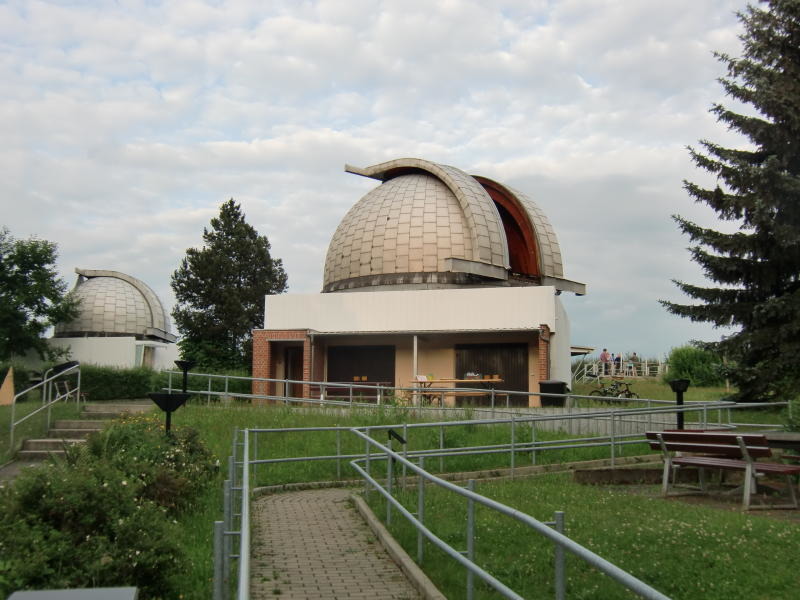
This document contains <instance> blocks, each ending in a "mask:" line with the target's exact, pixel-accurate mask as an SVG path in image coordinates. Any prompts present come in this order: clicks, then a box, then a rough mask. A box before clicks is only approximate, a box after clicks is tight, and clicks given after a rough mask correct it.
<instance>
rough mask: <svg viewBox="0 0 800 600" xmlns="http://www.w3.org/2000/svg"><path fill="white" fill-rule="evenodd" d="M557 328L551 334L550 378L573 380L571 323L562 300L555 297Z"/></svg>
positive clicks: (568, 381)
mask: <svg viewBox="0 0 800 600" xmlns="http://www.w3.org/2000/svg"><path fill="white" fill-rule="evenodd" d="M555 309H556V329H555V330H554V333H553V335H551V336H550V378H551V379H557V380H559V381H566V382H567V384H569V383H570V382H571V381H572V356H571V355H570V348H571V344H570V325H569V318H568V317H567V311H566V310H564V305H563V304H561V300H560V299H559V298H558V297H556V298H555Z"/></svg>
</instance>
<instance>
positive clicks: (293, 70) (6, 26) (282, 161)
mask: <svg viewBox="0 0 800 600" xmlns="http://www.w3.org/2000/svg"><path fill="white" fill-rule="evenodd" d="M745 5H746V3H745V2H744V0H703V1H701V2H698V1H697V0H670V1H669V2H663V1H661V0H494V1H481V0H442V1H436V0H420V1H418V0H402V1H400V0H398V1H389V0H374V1H372V0H364V1H360V0H319V1H304V0H285V1H272V0H252V1H251V0H238V1H231V2H225V1H198V0H195V1H188V0H187V1H184V0H174V1H169V2H166V1H165V2H160V1H157V0H118V1H104V0H95V1H91V0H83V1H80V0H75V1H69V0H55V1H50V2H41V1H37V0H8V1H4V0H0V81H1V82H2V93H1V94H0V140H1V142H0V175H1V176H0V215H1V216H0V226H5V227H7V228H8V229H9V230H10V232H11V234H12V235H13V236H14V237H16V238H28V237H30V236H35V237H38V238H40V239H46V240H50V241H53V242H56V243H57V244H58V248H59V259H58V270H59V273H60V274H61V277H63V278H64V280H65V281H67V282H68V284H69V286H70V287H72V286H73V284H74V282H75V280H76V275H75V274H74V269H75V268H83V269H110V270H116V271H122V272H124V273H127V274H130V275H133V276H134V277H137V278H139V279H141V280H143V281H144V282H145V283H147V284H148V285H149V286H150V287H152V288H153V289H154V290H155V291H156V293H157V294H158V295H159V296H160V298H161V299H162V302H164V304H165V306H166V307H167V309H168V310H171V308H172V305H173V304H174V296H173V294H172V291H171V289H170V286H169V280H170V276H171V274H172V273H173V272H174V271H175V269H176V268H177V267H178V265H179V263H180V260H181V259H182V258H183V256H184V254H185V252H186V249H187V248H190V247H199V246H201V245H202V233H203V228H204V227H207V226H209V221H210V219H211V218H212V217H214V216H215V215H217V214H218V212H219V207H220V205H221V204H222V203H223V202H225V201H226V200H227V199H229V198H234V199H235V200H236V201H237V202H239V203H240V204H241V206H242V209H243V211H244V212H245V214H246V218H247V221H248V222H249V223H250V224H251V225H253V226H254V227H255V228H256V229H257V230H258V232H259V233H261V234H263V235H266V236H267V238H268V239H269V241H270V243H271V245H272V254H273V256H274V257H277V258H280V259H282V260H283V263H284V267H285V269H286V272H287V273H288V276H289V291H290V292H299V293H314V292H318V291H320V289H321V287H322V269H323V264H324V260H325V254H326V252H327V247H328V243H329V242H330V239H331V237H332V235H333V233H334V231H335V229H336V227H337V225H338V224H339V221H340V220H341V219H342V218H343V217H344V215H345V213H346V212H347V210H348V209H349V208H350V207H351V206H352V205H353V204H354V203H355V202H356V201H358V199H360V198H361V196H363V195H364V194H365V193H367V192H368V191H369V190H370V189H372V188H373V187H375V185H376V182H375V181H374V180H370V179H365V178H362V177H358V176H355V175H352V174H348V173H345V172H344V165H345V163H349V164H353V165H356V166H368V165H372V164H376V163H380V162H383V161H386V160H391V159H393V158H399V157H419V158H424V159H427V160H431V161H434V162H438V163H444V164H449V165H452V166H455V167H458V168H460V169H462V170H464V171H466V172H468V173H471V174H479V175H484V176H487V177H490V178H493V179H496V180H498V181H500V182H503V183H505V184H508V185H510V186H512V187H515V188H518V189H520V190H521V191H523V192H525V193H526V194H527V195H528V196H529V197H531V198H532V199H534V200H535V201H536V202H537V203H538V204H539V206H540V207H541V208H542V209H543V210H544V211H545V213H546V214H547V216H548V217H549V219H550V221H551V223H552V224H553V226H554V228H555V230H556V233H557V235H558V237H559V242H560V245H561V251H562V254H563V257H564V262H565V277H567V278H568V279H572V280H576V281H581V282H584V283H586V285H587V288H588V293H587V295H586V296H582V297H577V296H574V295H568V294H564V295H562V296H561V298H562V299H563V301H564V303H565V306H566V307H567V310H568V313H569V316H570V321H571V325H572V343H573V344H577V345H583V346H592V347H596V348H597V349H598V351H597V352H599V350H600V349H602V348H603V347H607V348H608V349H609V351H610V352H622V353H625V354H627V353H629V352H633V351H635V352H637V353H638V354H639V355H640V356H645V357H663V356H664V355H665V354H666V353H668V352H669V350H670V349H671V348H673V347H676V346H680V345H683V344H685V343H687V342H688V341H689V340H693V339H702V340H712V339H718V337H719V336H720V334H721V333H720V331H719V330H713V329H711V328H710V327H709V326H707V325H705V324H693V323H691V322H689V321H687V320H685V319H680V318H679V317H675V316H672V315H670V314H668V313H667V312H666V311H665V310H664V309H663V308H662V307H661V306H660V304H659V303H658V300H659V299H667V300H677V301H688V300H689V299H688V298H687V297H685V296H683V295H682V294H681V293H680V292H679V291H678V290H677V288H676V287H675V286H674V284H673V283H671V280H672V279H679V280H683V281H687V282H691V283H700V284H703V283H704V282H705V280H704V278H703V275H702V273H701V272H700V270H699V268H698V267H697V266H696V265H695V264H694V263H692V262H691V261H690V260H689V254H688V252H687V250H686V248H687V246H688V245H689V241H688V239H687V238H685V237H684V236H683V235H682V234H681V233H680V232H679V231H678V229H677V226H676V225H675V223H674V222H673V221H672V220H671V217H670V215H672V214H680V215H682V216H683V217H687V218H689V219H691V220H693V221H696V222H698V223H700V224H703V225H707V226H713V227H715V228H721V229H726V230H729V228H730V225H729V224H721V223H719V222H718V221H717V220H716V216H715V214H714V213H713V212H712V211H711V210H710V209H709V208H708V207H706V206H704V205H698V204H696V203H694V202H693V201H692V200H691V198H689V196H688V195H687V193H686V192H685V191H684V190H683V183H682V182H683V180H685V179H688V180H691V181H693V182H697V183H701V184H705V185H714V180H713V179H712V178H710V176H709V175H708V174H705V173H702V172H700V171H698V170H697V169H696V168H695V167H694V166H693V164H692V163H691V161H690V159H689V155H688V152H687V146H689V145H693V146H696V145H697V143H698V140H700V139H709V140H712V141H714V142H718V143H722V144H724V145H729V146H731V147H744V145H745V140H743V139H742V138H741V137H740V136H738V135H736V134H735V133H732V132H729V131H727V130H726V129H725V127H724V126H723V125H721V124H719V123H717V122H716V120H715V117H714V116H713V115H712V114H710V113H709V108H710V107H711V106H712V104H713V103H715V102H722V103H724V104H726V106H730V107H733V108H740V107H737V106H736V105H735V104H734V103H733V102H732V101H730V100H729V99H726V98H725V96H724V93H723V90H722V88H721V86H720V85H719V83H718V82H717V78H718V77H721V76H724V75H725V71H724V65H722V64H721V63H720V62H719V61H718V60H717V59H716V58H715V57H714V54H713V53H714V51H719V52H726V53H728V54H731V55H733V56H738V55H740V54H741V43H740V41H739V39H738V35H739V34H740V33H741V25H740V23H739V21H738V19H737V18H736V15H735V12H736V11H737V10H742V9H744V7H745ZM743 110H744V109H743ZM597 352H596V353H595V355H596V354H597Z"/></svg>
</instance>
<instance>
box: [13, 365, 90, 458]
mask: <svg viewBox="0 0 800 600" xmlns="http://www.w3.org/2000/svg"><path fill="white" fill-rule="evenodd" d="M52 370H53V369H52V368H51V369H48V370H47V371H45V373H44V377H43V378H42V380H41V381H40V382H39V383H37V384H35V385H32V386H31V387H29V388H27V389H24V390H22V391H21V392H19V393H17V394H15V395H14V398H13V400H12V401H11V430H10V432H9V444H8V450H9V452H11V451H13V450H14V429H15V428H16V427H17V425H20V424H22V423H24V422H25V421H27V420H28V419H30V418H31V417H33V416H34V415H36V414H38V413H40V412H42V411H43V410H45V409H47V410H48V411H49V409H50V408H51V407H52V406H53V405H54V404H55V403H57V402H60V401H61V400H63V399H65V398H69V397H70V396H71V395H72V394H73V393H74V394H75V398H76V401H77V402H78V403H80V398H81V367H80V364H76V365H74V366H72V367H69V368H68V369H64V370H63V371H59V372H57V373H55V374H54V375H51V376H48V375H47V374H48V373H50V372H51V371H52ZM73 371H77V374H78V381H77V383H76V385H75V389H72V390H70V389H67V391H66V392H64V393H63V394H59V393H58V392H56V397H55V399H52V400H51V399H50V396H51V394H52V385H51V384H52V383H53V382H54V381H56V380H57V379H58V378H59V377H62V376H64V375H68V374H70V373H72V372H73ZM40 387H41V388H42V389H43V392H44V393H43V394H42V406H40V407H39V408H37V409H36V410H34V411H32V412H30V413H28V414H27V415H25V416H24V417H22V418H21V419H20V420H19V421H15V420H14V417H15V414H16V406H17V399H18V398H22V397H23V396H25V395H26V394H28V393H30V392H32V391H33V390H35V389H38V388H40ZM49 423H50V418H49V412H48V425H49Z"/></svg>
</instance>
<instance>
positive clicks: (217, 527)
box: [213, 521, 225, 600]
mask: <svg viewBox="0 0 800 600" xmlns="http://www.w3.org/2000/svg"><path fill="white" fill-rule="evenodd" d="M224 538H225V522H224V521H214V595H213V600H222V586H223V579H224V577H223V564H222V563H223V553H224V551H223V549H222V546H223V543H224V542H223V540H224Z"/></svg>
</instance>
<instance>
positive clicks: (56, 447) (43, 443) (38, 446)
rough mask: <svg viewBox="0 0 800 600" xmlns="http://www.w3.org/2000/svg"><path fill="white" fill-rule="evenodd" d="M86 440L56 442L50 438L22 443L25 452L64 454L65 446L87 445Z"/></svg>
mask: <svg viewBox="0 0 800 600" xmlns="http://www.w3.org/2000/svg"><path fill="white" fill-rule="evenodd" d="M85 443H86V440H85V439H65V440H54V439H50V438H45V439H39V440H25V441H24V442H22V450H21V451H20V452H25V451H39V452H63V451H64V445H65V444H85Z"/></svg>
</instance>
